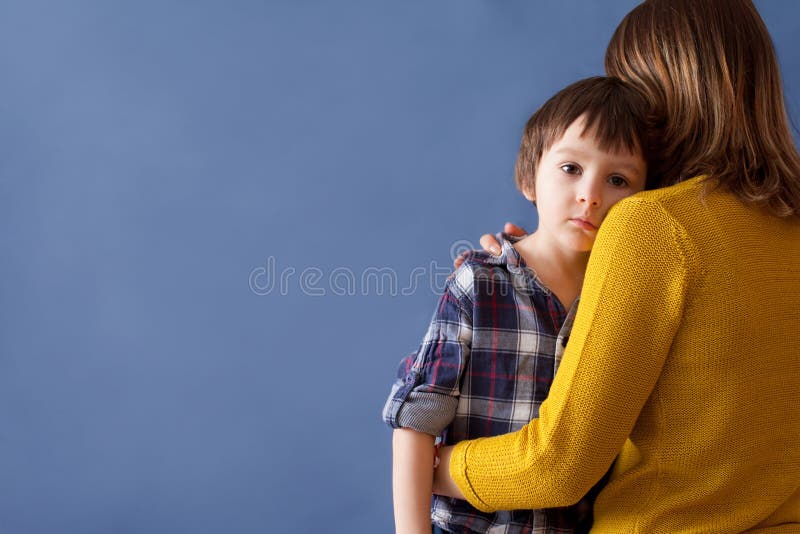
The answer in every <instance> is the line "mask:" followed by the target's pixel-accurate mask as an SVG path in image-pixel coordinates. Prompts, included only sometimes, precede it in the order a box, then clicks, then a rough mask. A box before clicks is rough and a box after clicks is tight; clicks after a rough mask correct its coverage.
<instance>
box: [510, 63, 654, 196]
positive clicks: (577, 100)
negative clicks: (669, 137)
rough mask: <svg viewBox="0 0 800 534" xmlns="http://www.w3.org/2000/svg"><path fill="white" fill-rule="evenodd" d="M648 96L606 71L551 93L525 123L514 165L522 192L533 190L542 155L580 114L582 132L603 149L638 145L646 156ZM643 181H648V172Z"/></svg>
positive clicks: (623, 148) (633, 147)
mask: <svg viewBox="0 0 800 534" xmlns="http://www.w3.org/2000/svg"><path fill="white" fill-rule="evenodd" d="M647 109H648V108H647V100H646V99H645V98H644V96H643V95H641V94H640V93H639V92H638V91H637V90H636V89H634V88H633V87H631V86H629V85H627V84H625V83H624V82H623V81H621V80H620V79H618V78H614V77H611V76H595V77H592V78H586V79H585V80H581V81H578V82H575V83H573V84H572V85H569V86H567V87H565V88H564V89H562V90H561V91H559V92H558V93H556V94H555V95H553V96H552V97H551V98H550V99H549V100H548V101H547V102H545V103H544V105H542V107H540V108H539V110H538V111H537V112H536V113H534V114H533V115H532V116H531V118H530V119H528V122H527V123H526V124H525V129H524V130H523V133H522V143H521V145H520V149H519V155H518V156H517V164H516V167H515V168H514V181H515V182H516V183H517V187H518V188H519V190H520V191H522V192H523V193H525V192H531V193H532V192H534V191H535V183H536V169H537V167H538V165H539V160H540V159H541V158H542V155H543V154H544V153H545V151H547V150H548V149H550V147H551V146H553V144H554V143H555V142H557V141H558V140H559V139H561V136H563V135H564V132H565V131H566V130H567V128H569V126H570V125H571V124H572V123H573V122H575V121H576V120H577V119H578V118H580V117H581V116H584V117H585V123H584V129H583V133H584V134H585V133H586V132H591V133H592V134H593V135H594V136H595V138H596V139H597V141H598V143H599V144H600V149H601V150H605V151H613V152H618V151H625V150H627V151H629V152H636V151H637V150H641V151H642V153H643V156H644V159H645V161H646V160H648V159H649V158H648V152H649V150H647V146H648V145H649V143H647V142H646V125H647ZM647 183H648V186H649V185H652V184H650V180H649V177H648V182H647Z"/></svg>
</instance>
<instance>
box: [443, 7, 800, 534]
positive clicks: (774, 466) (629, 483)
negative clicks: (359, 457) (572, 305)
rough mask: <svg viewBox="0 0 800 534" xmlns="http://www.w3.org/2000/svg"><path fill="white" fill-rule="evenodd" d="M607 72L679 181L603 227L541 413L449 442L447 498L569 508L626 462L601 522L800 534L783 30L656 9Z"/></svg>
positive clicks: (793, 193) (797, 175) (618, 45)
mask: <svg viewBox="0 0 800 534" xmlns="http://www.w3.org/2000/svg"><path fill="white" fill-rule="evenodd" d="M606 70H607V72H608V74H609V75H613V76H617V77H619V78H622V79H624V80H626V81H628V82H630V83H631V84H633V85H634V86H636V87H638V88H639V89H640V90H641V91H642V92H643V93H644V94H645V95H646V96H647V97H648V100H649V102H650V105H651V109H652V120H653V128H654V131H655V132H656V133H657V136H656V139H657V140H658V143H657V146H655V149H656V153H657V154H660V155H661V156H663V157H661V158H660V161H658V162H657V163H656V166H655V172H656V175H657V176H656V178H658V179H660V180H661V182H662V183H663V184H674V185H671V186H670V187H666V188H663V189H657V190H654V191H648V192H645V193H643V194H640V195H636V196H634V197H631V198H630V199H626V200H623V201H622V202H620V203H619V204H617V206H615V207H614V208H613V209H612V211H611V212H610V214H609V215H608V217H607V218H606V220H605V222H604V223H603V227H602V229H601V231H600V232H599V235H598V236H597V241H596V244H595V248H594V251H593V252H592V256H591V260H590V262H589V267H588V270H587V273H586V280H585V283H584V287H583V291H582V297H581V305H580V309H579V312H578V316H577V318H576V321H575V325H574V329H573V331H572V336H571V338H570V341H569V344H568V347H567V351H566V353H565V355H564V358H563V360H562V364H561V368H560V370H559V372H558V374H557V376H556V378H555V381H554V382H553V385H552V389H551V391H550V396H549V398H548V400H547V401H546V402H545V403H544V404H543V405H542V407H541V410H540V417H539V419H535V420H533V421H531V423H530V424H529V425H527V426H526V427H525V428H523V429H522V430H520V431H518V432H515V433H512V434H507V435H505V436H498V437H493V438H486V439H480V440H474V441H465V442H462V443H459V444H458V445H456V446H455V447H452V448H443V449H442V450H441V451H440V458H441V464H440V467H439V468H438V469H437V474H436V477H437V478H436V481H435V491H436V492H437V493H441V494H444V495H451V496H455V497H463V498H466V499H467V500H469V501H470V502H471V503H472V504H473V505H475V506H476V507H477V508H479V509H481V510H485V511H491V510H498V509H516V508H541V507H554V506H563V505H567V504H570V503H574V502H576V501H577V500H578V499H579V498H580V497H581V496H582V495H584V494H585V493H586V492H587V490H589V488H591V487H592V485H593V484H595V483H596V482H597V481H598V480H599V479H600V478H601V477H602V476H603V474H604V473H606V471H607V470H608V469H609V467H611V466H612V463H613V467H612V469H611V473H610V477H609V480H608V484H607V485H606V486H605V487H604V488H603V490H602V491H601V493H600V494H599V496H598V497H597V500H596V503H595V510H594V514H595V523H594V531H597V532H615V533H617V532H648V533H649V532H741V531H745V530H769V531H770V532H800V333H799V329H798V326H797V325H798V324H800V262H798V261H797V259H798V258H800V219H799V218H798V215H800V156H799V155H798V153H797V149H796V147H795V145H794V142H793V140H792V136H791V134H790V131H789V127H788V119H787V116H786V111H785V105H784V100H783V93H782V88H781V79H780V72H779V68H778V65H777V60H776V57H775V53H774V50H773V47H772V42H771V39H770V37H769V34H768V32H767V30H766V27H765V26H764V23H763V21H762V20H761V18H760V16H759V15H758V12H757V11H756V9H755V7H754V6H753V4H752V2H750V1H749V0H648V1H646V2H644V3H643V4H641V5H640V6H638V7H637V8H636V9H634V10H633V11H632V12H631V13H629V14H628V16H627V17H626V18H625V19H624V20H623V21H622V23H621V24H620V26H619V28H617V31H616V33H615V34H614V36H613V38H612V40H611V43H610V44H609V47H608V51H607V53H606ZM615 458H616V461H615Z"/></svg>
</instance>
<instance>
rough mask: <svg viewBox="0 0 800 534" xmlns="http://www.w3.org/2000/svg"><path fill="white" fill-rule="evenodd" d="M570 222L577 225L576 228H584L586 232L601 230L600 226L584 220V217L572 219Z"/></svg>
mask: <svg viewBox="0 0 800 534" xmlns="http://www.w3.org/2000/svg"><path fill="white" fill-rule="evenodd" d="M570 222H571V223H573V224H575V225H576V226H578V227H580V228H583V229H584V230H591V231H594V232H596V231H597V229H598V228H599V225H597V224H594V223H593V222H591V221H589V220H588V219H584V218H582V217H574V218H572V219H570Z"/></svg>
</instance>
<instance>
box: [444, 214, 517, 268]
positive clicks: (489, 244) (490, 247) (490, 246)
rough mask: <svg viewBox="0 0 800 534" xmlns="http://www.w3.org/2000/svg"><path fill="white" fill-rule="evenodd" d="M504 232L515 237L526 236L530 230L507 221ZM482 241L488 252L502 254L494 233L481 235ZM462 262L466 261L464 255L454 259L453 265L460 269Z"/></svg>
mask: <svg viewBox="0 0 800 534" xmlns="http://www.w3.org/2000/svg"><path fill="white" fill-rule="evenodd" d="M503 232H505V233H507V234H508V235H512V236H515V237H524V236H525V235H527V234H528V232H526V231H525V229H524V228H522V227H521V226H517V225H516V224H514V223H510V222H507V223H506V225H505V226H504V227H503ZM480 243H481V246H482V247H483V250H485V251H486V252H488V253H490V254H493V255H495V256H499V255H500V243H499V242H498V241H497V238H496V237H495V236H493V235H492V234H483V235H482V236H481V241H480ZM462 263H464V256H463V255H461V256H459V257H457V258H456V259H455V260H453V267H454V268H456V269H458V268H459V267H461V264H462Z"/></svg>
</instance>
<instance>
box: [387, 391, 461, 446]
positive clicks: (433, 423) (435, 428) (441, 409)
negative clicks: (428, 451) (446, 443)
mask: <svg viewBox="0 0 800 534" xmlns="http://www.w3.org/2000/svg"><path fill="white" fill-rule="evenodd" d="M457 406H458V397H451V396H450V395H443V394H441V393H430V392H426V391H412V392H410V393H409V394H408V396H407V397H406V398H405V399H404V400H403V402H402V404H399V405H398V407H397V415H396V417H395V421H396V423H397V427H399V428H411V429H413V430H416V431H417V432H424V433H426V434H430V435H431V436H440V435H441V434H442V432H443V431H444V429H445V428H447V425H449V424H450V423H451V422H452V421H453V417H454V416H455V413H456V407H457Z"/></svg>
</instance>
